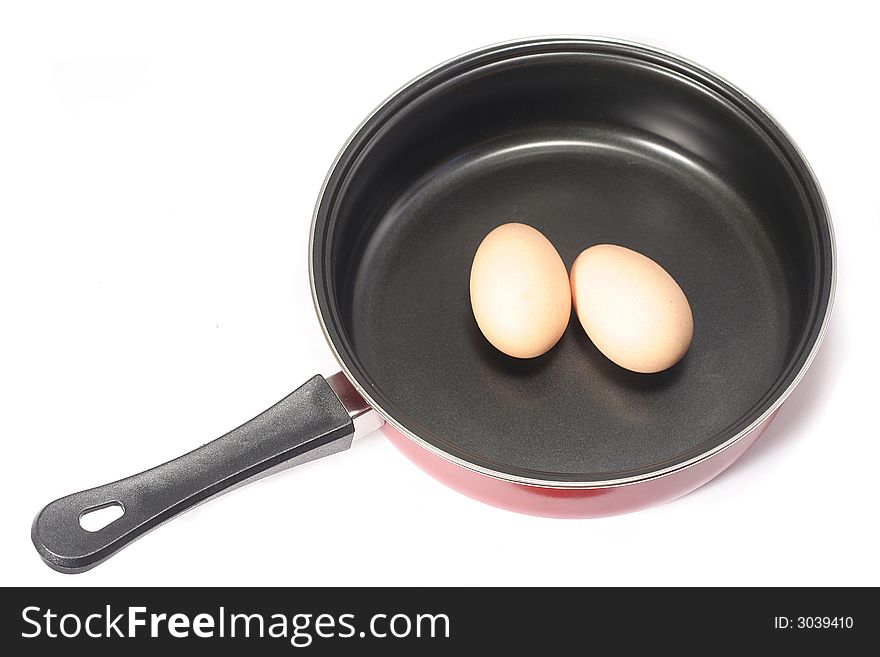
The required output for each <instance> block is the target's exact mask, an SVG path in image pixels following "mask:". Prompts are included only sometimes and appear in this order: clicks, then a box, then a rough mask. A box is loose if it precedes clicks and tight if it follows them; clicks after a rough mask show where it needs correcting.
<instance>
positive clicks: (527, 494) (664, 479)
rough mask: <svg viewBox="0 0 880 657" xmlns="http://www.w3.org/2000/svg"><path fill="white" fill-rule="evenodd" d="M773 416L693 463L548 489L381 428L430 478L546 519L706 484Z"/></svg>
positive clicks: (630, 507) (623, 508) (623, 507)
mask: <svg viewBox="0 0 880 657" xmlns="http://www.w3.org/2000/svg"><path fill="white" fill-rule="evenodd" d="M775 416H776V414H775V413H774V414H773V415H771V416H770V417H768V418H767V419H765V420H764V421H763V422H762V423H761V424H759V425H758V426H756V427H754V428H753V429H752V430H751V431H750V432H749V433H748V434H746V435H744V436H743V437H742V438H740V440H738V441H737V442H735V443H734V444H732V445H731V446H730V447H728V448H727V449H724V450H722V451H720V452H715V453H714V454H713V455H712V456H710V457H708V458H706V459H704V460H702V461H700V462H698V463H695V464H693V465H691V466H688V467H685V468H682V469H681V470H677V471H675V472H670V473H667V474H664V475H661V476H659V477H655V478H654V479H647V480H643V481H639V482H636V483H632V484H625V485H621V486H608V487H601V488H550V487H546V486H532V485H526V484H519V483H516V482H512V481H506V480H504V479H497V478H495V477H490V476H488V475H485V474H482V473H480V472H476V471H474V470H470V469H468V468H464V467H462V466H460V465H457V464H455V463H453V462H451V461H448V460H446V459H444V458H442V457H440V456H437V455H436V454H434V453H433V452H430V451H428V450H427V449H425V448H423V447H421V446H420V445H418V444H417V443H416V442H415V441H413V440H411V439H410V438H408V437H407V436H405V435H403V434H402V433H401V432H400V431H398V430H397V429H395V428H394V427H393V426H392V425H391V424H386V425H385V429H384V432H385V435H386V436H387V437H388V439H389V440H390V441H391V444H392V445H394V446H395V447H396V448H397V449H398V450H400V452H401V453H402V454H403V455H404V456H406V458H408V459H409V460H410V461H412V462H413V463H414V464H415V465H417V466H418V467H419V468H421V469H422V470H424V471H425V472H427V473H428V474H429V475H431V476H432V477H433V478H434V479H436V480H437V481H439V482H441V483H443V484H446V485H447V486H449V487H450V488H452V489H453V490H456V491H458V492H459V493H462V494H463V495H467V496H468V497H470V498H473V499H475V500H478V501H480V502H483V503H485V504H491V505H492V506H497V507H499V508H502V509H507V510H508V511H515V512H517V513H524V514H527V515H532V516H543V517H545V518H602V517H606V516H616V515H620V514H623V513H631V512H633V511H639V510H641V509H645V508H648V507H651V506H657V505H659V504H664V503H666V502H671V501H672V500H674V499H677V498H679V497H682V496H683V495H687V494H688V493H690V492H691V491H694V490H696V489H697V488H699V487H700V486H702V485H703V484H706V483H708V482H709V481H710V480H712V479H714V478H715V477H717V476H718V475H720V474H721V473H722V472H724V471H725V470H726V469H727V468H728V467H730V466H731V465H732V464H733V463H734V461H736V460H737V459H738V458H739V457H740V456H742V455H743V453H745V451H746V450H747V449H748V448H749V447H751V446H752V445H753V444H755V442H756V441H757V440H758V438H760V437H761V435H762V434H763V433H764V431H765V430H766V429H767V427H768V426H769V425H770V422H772V421H773V418H774V417H775Z"/></svg>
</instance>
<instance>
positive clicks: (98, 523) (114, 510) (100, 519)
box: [79, 502, 125, 532]
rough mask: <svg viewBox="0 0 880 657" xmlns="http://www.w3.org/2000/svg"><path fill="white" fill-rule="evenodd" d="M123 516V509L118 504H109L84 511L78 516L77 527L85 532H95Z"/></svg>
mask: <svg viewBox="0 0 880 657" xmlns="http://www.w3.org/2000/svg"><path fill="white" fill-rule="evenodd" d="M123 515H125V509H124V508H123V506H122V505H121V504H120V503H119V502H110V503H108V504H104V505H102V506H96V507H93V508H91V509H86V510H85V511H83V512H82V513H81V514H80V516H79V526H80V527H82V528H83V529H85V530H86V531H87V532H97V531H100V530H102V529H104V527H106V526H107V525H109V524H110V523H111V522H114V521H116V520H119V519H120V518H121V517H122V516H123Z"/></svg>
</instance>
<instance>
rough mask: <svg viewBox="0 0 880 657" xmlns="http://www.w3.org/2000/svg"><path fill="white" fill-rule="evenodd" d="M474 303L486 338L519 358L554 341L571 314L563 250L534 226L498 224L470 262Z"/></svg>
mask: <svg viewBox="0 0 880 657" xmlns="http://www.w3.org/2000/svg"><path fill="white" fill-rule="evenodd" d="M470 293H471V307H472V309H473V312H474V318H475V319H476V320H477V325H478V326H479V327H480V331H482V333H483V335H484V336H485V337H486V339H487V340H488V341H489V342H490V343H491V344H492V345H493V346H495V348H496V349H498V350H499V351H502V352H504V353H505V354H507V355H508V356H513V357H515V358H534V357H535V356H540V355H541V354H543V353H545V352H546V351H547V350H549V349H550V348H551V347H552V346H553V345H555V344H556V343H557V342H558V341H559V338H561V337H562V334H563V333H564V332H565V328H566V327H567V326H568V320H569V318H570V317H571V290H570V288H569V284H568V272H567V271H566V269H565V263H563V262H562V258H560V257H559V253H558V252H557V251H556V249H555V248H554V247H553V245H552V244H551V243H550V241H549V240H548V239H547V238H546V237H544V235H542V234H541V233H540V232H539V231H537V230H535V229H534V228H532V227H531V226H527V225H525V224H520V223H510V224H504V225H502V226H498V227H497V228H495V229H494V230H493V231H492V232H490V233H489V234H488V235H486V237H485V238H484V239H483V241H482V243H481V244H480V246H479V248H478V249H477V252H476V255H474V262H473V265H472V266H471V281H470Z"/></svg>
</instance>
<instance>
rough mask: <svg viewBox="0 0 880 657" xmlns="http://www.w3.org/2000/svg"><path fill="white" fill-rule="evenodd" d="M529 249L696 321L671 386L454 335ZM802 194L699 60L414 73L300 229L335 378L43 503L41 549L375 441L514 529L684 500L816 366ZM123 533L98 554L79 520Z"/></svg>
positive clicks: (37, 529)
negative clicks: (587, 261) (527, 239)
mask: <svg viewBox="0 0 880 657" xmlns="http://www.w3.org/2000/svg"><path fill="white" fill-rule="evenodd" d="M509 221H522V222H525V223H528V224H531V225H533V226H535V227H536V228H538V229H539V230H540V231H541V232H543V233H544V234H545V235H546V236H547V237H548V238H549V239H550V240H551V242H553V244H554V245H555V246H556V247H557V248H558V250H559V252H560V254H561V256H562V258H563V260H564V261H565V263H566V265H567V266H570V265H571V263H572V262H573V260H574V258H575V257H576V256H577V254H578V253H579V252H580V251H581V250H583V249H584V248H586V247H588V246H591V245H594V244H599V243H614V244H620V245H624V246H627V247H629V248H632V249H635V250H637V251H640V252H642V253H644V254H646V255H647V256H649V257H650V258H652V259H654V260H656V261H657V262H659V263H660V264H661V265H662V266H663V267H664V268H665V269H666V270H667V271H669V273H670V274H671V275H672V276H673V277H674V278H675V279H676V280H677V281H678V282H679V284H680V285H681V287H682V288H683V289H684V291H685V293H686V294H687V295H688V298H689V300H690V302H691V306H692V309H693V314H694V324H695V331H694V338H693V343H692V345H691V347H690V350H689V352H688V353H687V355H686V356H685V357H684V359H683V360H682V361H680V362H679V363H678V364H677V365H675V366H674V367H672V368H671V369H669V370H667V371H665V372H661V373H658V374H653V375H644V374H636V373H633V372H629V371H626V370H624V369H621V368H619V367H617V366H616V365H614V364H613V363H611V362H610V361H608V360H607V359H606V358H605V357H604V356H602V355H601V354H600V353H599V351H598V350H597V349H596V348H595V347H594V346H593V345H592V343H591V342H590V340H589V339H588V337H587V336H586V334H585V333H584V332H583V330H582V329H581V328H580V327H579V325H578V324H577V320H576V319H573V320H572V322H571V323H570V325H569V327H568V330H567V331H566V333H565V335H564V336H563V338H562V340H561V341H560V343H559V344H558V345H557V346H556V347H555V348H554V349H552V350H551V351H550V352H548V353H547V354H545V355H544V356H541V357H539V358H535V359H531V360H518V359H513V358H510V357H508V356H505V355H503V354H502V353H500V352H498V351H496V350H495V349H494V348H493V347H492V346H491V345H489V343H488V342H487V341H486V340H485V339H484V338H483V336H482V335H481V333H480V331H479V329H478V327H477V325H476V322H475V321H474V319H473V316H472V314H471V309H470V304H469V299H468V281H469V271H470V264H471V260H472V258H473V256H474V253H475V251H476V249H477V246H478V245H479V243H480V241H481V240H482V238H483V237H484V236H485V235H486V234H487V233H488V232H489V231H490V230H491V229H492V228H494V227H496V226H497V225H499V224H502V223H506V222H509ZM834 265H835V262H834V245H833V237H832V228H831V223H830V219H829V216H828V211H827V208H826V206H825V203H824V201H823V198H822V194H821V191H820V189H819V185H818V184H817V182H816V179H815V178H814V176H813V174H812V173H811V171H810V169H809V167H808V165H807V163H806V162H805V161H804V158H803V157H802V156H801V154H800V152H799V151H798V150H797V148H796V147H795V145H794V144H793V143H792V141H791V139H790V138H789V137H788V136H787V135H786V133H785V132H784V131H783V130H782V128H780V127H779V125H778V124H777V123H776V122H775V121H774V120H773V119H772V118H771V117H770V116H769V115H768V114H767V112H765V111H764V110H763V109H762V108H761V107H759V106H758V105H757V104H756V103H755V102H754V101H753V100H751V99H750V98H749V97H748V96H746V95H745V94H744V93H743V92H741V91H739V90H738V89H737V88H736V87H734V86H732V85H731V84H730V83H728V82H726V81H724V80H723V79H721V78H719V77H718V76H716V75H714V74H712V73H710V72H709V71H707V70H705V69H704V68H701V67H699V66H697V65H695V64H693V63H690V62H688V61H685V60H683V59H681V58H679V57H676V56H673V55H670V54H668V53H664V52H661V51H658V50H655V49H653V48H649V47H646V46H642V45H637V44H633V43H626V42H621V41H615V40H607V39H595V38H540V39H528V40H523V41H517V42H512V43H506V44H502V45H496V46H491V47H488V48H485V49H482V50H478V51H475V52H472V53H469V54H466V55H463V56H460V57H458V58H456V59H453V60H451V61H449V62H447V63H445V64H443V65H441V66H439V67H437V68H435V69H433V70H431V71H429V72H427V73H425V74H424V75H422V76H420V77H419V78H417V79H416V80H414V81H413V82H411V83H409V84H408V85H406V86H405V87H403V88H402V89H401V90H400V91H398V92H397V93H395V94H394V95H392V96H391V97H390V98H389V99H388V100H387V101H385V103H383V104H382V105H381V106H380V107H379V108H378V109H377V110H376V111H375V112H374V113H373V114H372V115H370V116H369V117H368V118H367V120H366V121H365V122H364V123H363V124H362V125H361V126H360V127H359V128H358V129H357V130H356V132H355V133H354V135H353V136H352V137H351V139H350V140H349V142H348V143H347V144H346V145H345V147H344V148H343V150H342V152H341V153H340V154H339V156H338V158H337V159H336V162H335V163H334V164H333V166H332V168H331V170H330V172H329V174H328V176H327V178H326V181H325V183H324V187H323V189H322V190H321V193H320V196H319V198H318V202H317V206H316V209H315V214H314V217H313V221H312V232H311V239H310V253H309V273H310V277H311V287H312V293H313V296H314V302H315V308H316V310H317V314H318V318H319V320H320V322H321V326H322V328H323V330H324V333H325V335H326V337H327V341H328V343H329V345H330V348H331V349H332V350H333V353H334V355H335V356H336V358H337V360H338V361H339V365H340V367H341V372H340V373H338V374H336V375H334V376H331V377H329V378H327V379H325V378H323V377H321V376H316V377H314V378H312V379H310V380H309V381H308V382H307V383H305V385H303V386H302V387H301V388H299V389H297V390H296V391H294V392H293V393H292V394H290V395H289V396H288V397H286V398H285V399H283V400H282V401H280V402H279V403H278V404H276V405H275V406H273V407H271V408H270V409H269V410H267V411H265V412H264V413H262V414H261V415H259V416H257V417H256V418H254V419H253V420H251V421H250V422H247V423H246V424H244V425H242V426H240V427H238V428H237V429H235V430H233V431H231V432H229V433H228V434H226V435H224V436H222V437H220V438H218V439H217V440H215V441H213V442H210V443H208V444H206V445H204V446H202V447H199V448H198V449H196V450H194V451H192V452H189V453H188V454H185V455H184V456H181V457H179V458H177V459H175V460H173V461H170V462H168V463H165V464H163V465H159V466H158V467H155V468H153V469H151V470H147V471H146V472H142V473H140V474H137V475H134V476H132V477H128V478H127V479H122V480H120V481H116V482H114V483H110V484H107V485H104V486H98V487H97V488H91V489H88V490H85V491H82V492H79V493H75V494H73V495H69V496H67V497H63V498H61V499H59V500H56V501H54V502H52V503H51V504H49V505H48V506H46V507H45V508H44V509H43V510H42V511H40V513H39V514H38V515H37V517H36V518H35V520H34V523H33V527H32V532H31V535H32V539H33V542H34V545H35V546H36V548H37V550H38V552H39V554H40V556H41V557H42V558H43V559H44V560H45V562H46V563H47V564H48V565H49V566H51V567H52V568H55V569H56V570H59V571H62V572H67V573H75V572H80V571H84V570H87V569H89V568H91V567H93V566H95V565H97V564H98V563H100V562H102V561H104V560H105V559H107V558H108V557H110V556H111V555H112V554H114V553H115V552H116V551H118V550H119V549H120V548H122V547H124V546H125V545H127V544H128V543H130V542H131V541H133V540H135V539H136V538H138V537H140V536H142V535H143V534H144V533H146V532H147V531H149V530H151V529H153V528H155V527H156V526H158V525H159V524H161V523H163V522H165V521H167V520H169V519H170V518H172V517H174V516H175V515H177V514H179V513H181V512H183V511H185V510H187V509H189V508H191V507H192V506H194V505H196V504H199V503H201V502H204V501H206V500H207V499H209V498H211V497H214V496H215V495H218V494H219V493H222V492H225V491H226V490H229V489H231V488H234V487H236V486H239V485H241V484H244V483H247V482H249V481H252V480H254V479H256V478H259V477H261V476H264V475H266V474H269V473H271V472H274V471H276V470H278V469H281V468H285V467H290V466H292V465H297V464H299V463H302V462H304V461H308V460H312V459H315V458H319V457H322V456H326V455H329V454H332V453H334V452H338V451H340V450H343V449H346V448H348V447H349V446H350V445H351V443H352V438H353V436H354V434H355V433H356V431H357V432H366V431H368V430H371V429H375V428H377V427H378V426H380V425H381V424H382V423H383V422H385V423H386V424H385V433H386V435H387V436H388V438H389V439H390V440H391V441H392V443H393V444H394V445H395V446H397V447H398V448H399V449H400V450H401V451H402V452H403V453H404V454H405V455H406V456H407V457H409V458H410V459H411V460H412V461H413V462H415V463H416V464H417V465H418V466H420V467H421V468H423V469H424V470H426V471H427V472H428V473H430V474H431V475H433V476H434V477H436V478H438V479H440V480H441V481H443V482H445V483H447V484H449V485H450V486H453V487H454V488H456V489H458V490H460V491H461V492H463V493H465V494H467V495H470V496H472V497H474V498H477V499H479V500H482V501H484V502H488V503H491V504H494V505H497V506H501V507H506V508H509V509H513V510H516V511H520V512H524V513H531V514H538V515H546V516H555V517H594V516H602V515H610V514H616V513H622V512H627V511H633V510H636V509H639V508H642V507H645V506H648V505H653V504H659V503H662V502H665V501H668V500H671V499H674V498H676V497H678V496H681V495H683V494H685V493H687V492H689V491H691V490H693V489H695V488H697V487H698V486H700V485H702V484H703V483H705V482H706V481H708V480H709V479H711V478H712V477H714V476H716V475H717V474H719V473H720V472H721V471H722V470H724V469H725V468H726V467H728V466H729V465H730V464H731V463H733V462H734V461H735V460H736V459H737V458H738V457H739V456H740V455H741V454H742V453H743V452H744V451H745V450H746V449H747V448H748V447H749V446H750V445H751V444H752V443H754V442H755V440H756V439H757V438H758V437H759V435H760V434H761V432H762V431H763V430H764V429H765V428H766V426H767V424H768V423H769V422H770V421H771V419H772V418H773V415H774V413H775V412H776V410H777V409H778V408H779V406H780V404H782V402H783V401H784V400H785V398H786V397H787V396H788V395H789V394H790V393H791V391H792V390H793V388H794V387H795V385H797V383H798V381H799V380H800V379H801V377H802V376H803V375H804V372H805V371H806V369H807V367H808V365H809V364H810V362H811V360H812V359H813V357H814V355H815V353H816V350H817V348H818V346H819V343H820V341H821V338H822V335H823V333H824V330H825V327H826V324H827V320H828V315H829V311H830V305H831V299H832V295H833V289H834ZM109 505H116V506H120V507H122V509H123V511H124V512H123V515H122V516H121V517H120V518H118V519H117V520H115V521H113V522H112V523H110V524H109V525H107V526H106V527H104V528H102V529H100V530H98V531H95V532H89V531H86V530H84V529H83V528H82V527H81V526H80V522H79V521H80V518H81V516H82V515H83V514H85V513H87V512H89V511H92V510H95V509H99V508H102V507H106V506H109Z"/></svg>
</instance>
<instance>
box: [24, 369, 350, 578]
mask: <svg viewBox="0 0 880 657" xmlns="http://www.w3.org/2000/svg"><path fill="white" fill-rule="evenodd" d="M353 436H354V425H353V423H352V420H351V418H350V417H349V414H348V411H347V410H346V409H345V407H344V406H343V405H342V402H340V401H339V398H338V397H337V396H336V394H335V393H334V392H333V390H332V389H331V388H330V386H329V385H328V384H327V382H326V381H325V380H324V378H323V377H321V376H316V377H314V378H312V379H310V380H309V381H308V382H307V383H306V384H305V385H303V386H302V387H300V388H298V389H297V390H295V391H294V392H292V393H291V394H290V395H288V396H287V397H285V398H284V399H282V400H281V401H280V402H278V403H277V404H275V405H274V406H273V407H272V408H270V409H268V410H266V411H264V412H262V413H260V415H258V416H257V417H255V418H254V419H253V420H251V421H250V422H247V423H245V424H243V425H241V426H240V427H238V428H237V429H234V430H232V431H230V432H229V433H227V434H226V435H224V436H221V437H220V438H217V439H216V440H214V441H212V442H210V443H207V444H206V445H202V446H201V447H199V448H198V449H195V450H193V451H191V452H189V453H188V454H184V455H183V456H180V457H178V458H176V459H174V460H173V461H168V462H167V463H163V464H162V465H159V466H156V467H155V468H152V469H150V470H147V471H145V472H141V473H140V474H136V475H134V476H132V477H128V478H126V479H121V480H119V481H115V482H113V483H112V484H106V485H104V486H98V487H97V488H90V489H89V490H84V491H82V492H79V493H74V494H73V495H68V496H67V497H62V498H61V499H58V500H55V501H54V502H52V503H51V504H49V505H47V506H46V507H45V508H44V509H43V510H42V511H40V512H39V513H38V514H37V517H36V518H34V524H33V527H32V528H31V539H32V540H33V542H34V546H35V547H36V548H37V552H39V553H40V556H41V557H42V558H43V561H45V562H46V563H47V564H48V565H49V566H50V567H52V568H54V569H55V570H58V571H60V572H63V573H80V572H83V571H85V570H88V569H90V568H93V567H95V566H97V565H98V564H99V563H101V562H102V561H104V560H105V559H108V558H109V557H111V556H113V554H115V553H116V552H117V551H119V550H120V549H122V548H123V547H125V546H126V545H128V544H129V543H131V542H132V541H133V540H135V539H137V538H140V537H141V536H143V535H144V534H146V533H147V532H148V531H150V530H151V529H155V528H156V527H157V526H159V525H160V524H162V523H163V522H165V521H167V520H170V519H171V518H173V517H174V516H176V515H178V514H180V513H182V512H184V511H186V510H187V509H190V508H192V507H193V506H195V505H196V504H199V503H201V502H204V501H206V500H208V499H209V498H211V497H214V496H216V495H219V494H220V493H224V492H226V491H228V490H230V489H231V488H233V487H236V486H240V485H243V484H246V483H249V482H250V481H253V480H254V479H257V478H260V477H263V476H266V475H269V474H272V473H273V472H276V471H278V470H281V469H284V468H288V467H291V466H294V465H299V464H300V463H305V462H306V461H311V460H313V459H316V458H320V457H322V456H328V455H330V454H334V453H336V452H340V451H342V450H345V449H347V448H348V447H350V446H351V441H352V438H353ZM111 505H119V506H121V507H122V509H123V515H122V516H121V517H119V518H117V519H116V520H114V521H113V522H111V523H110V524H109V525H107V526H105V527H103V528H101V529H99V530H98V531H95V532H90V531H86V530H85V529H83V528H82V527H81V526H80V522H79V521H80V518H81V517H82V516H83V515H84V514H85V513H87V512H89V511H94V510H96V509H100V508H102V507H107V506H111Z"/></svg>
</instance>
